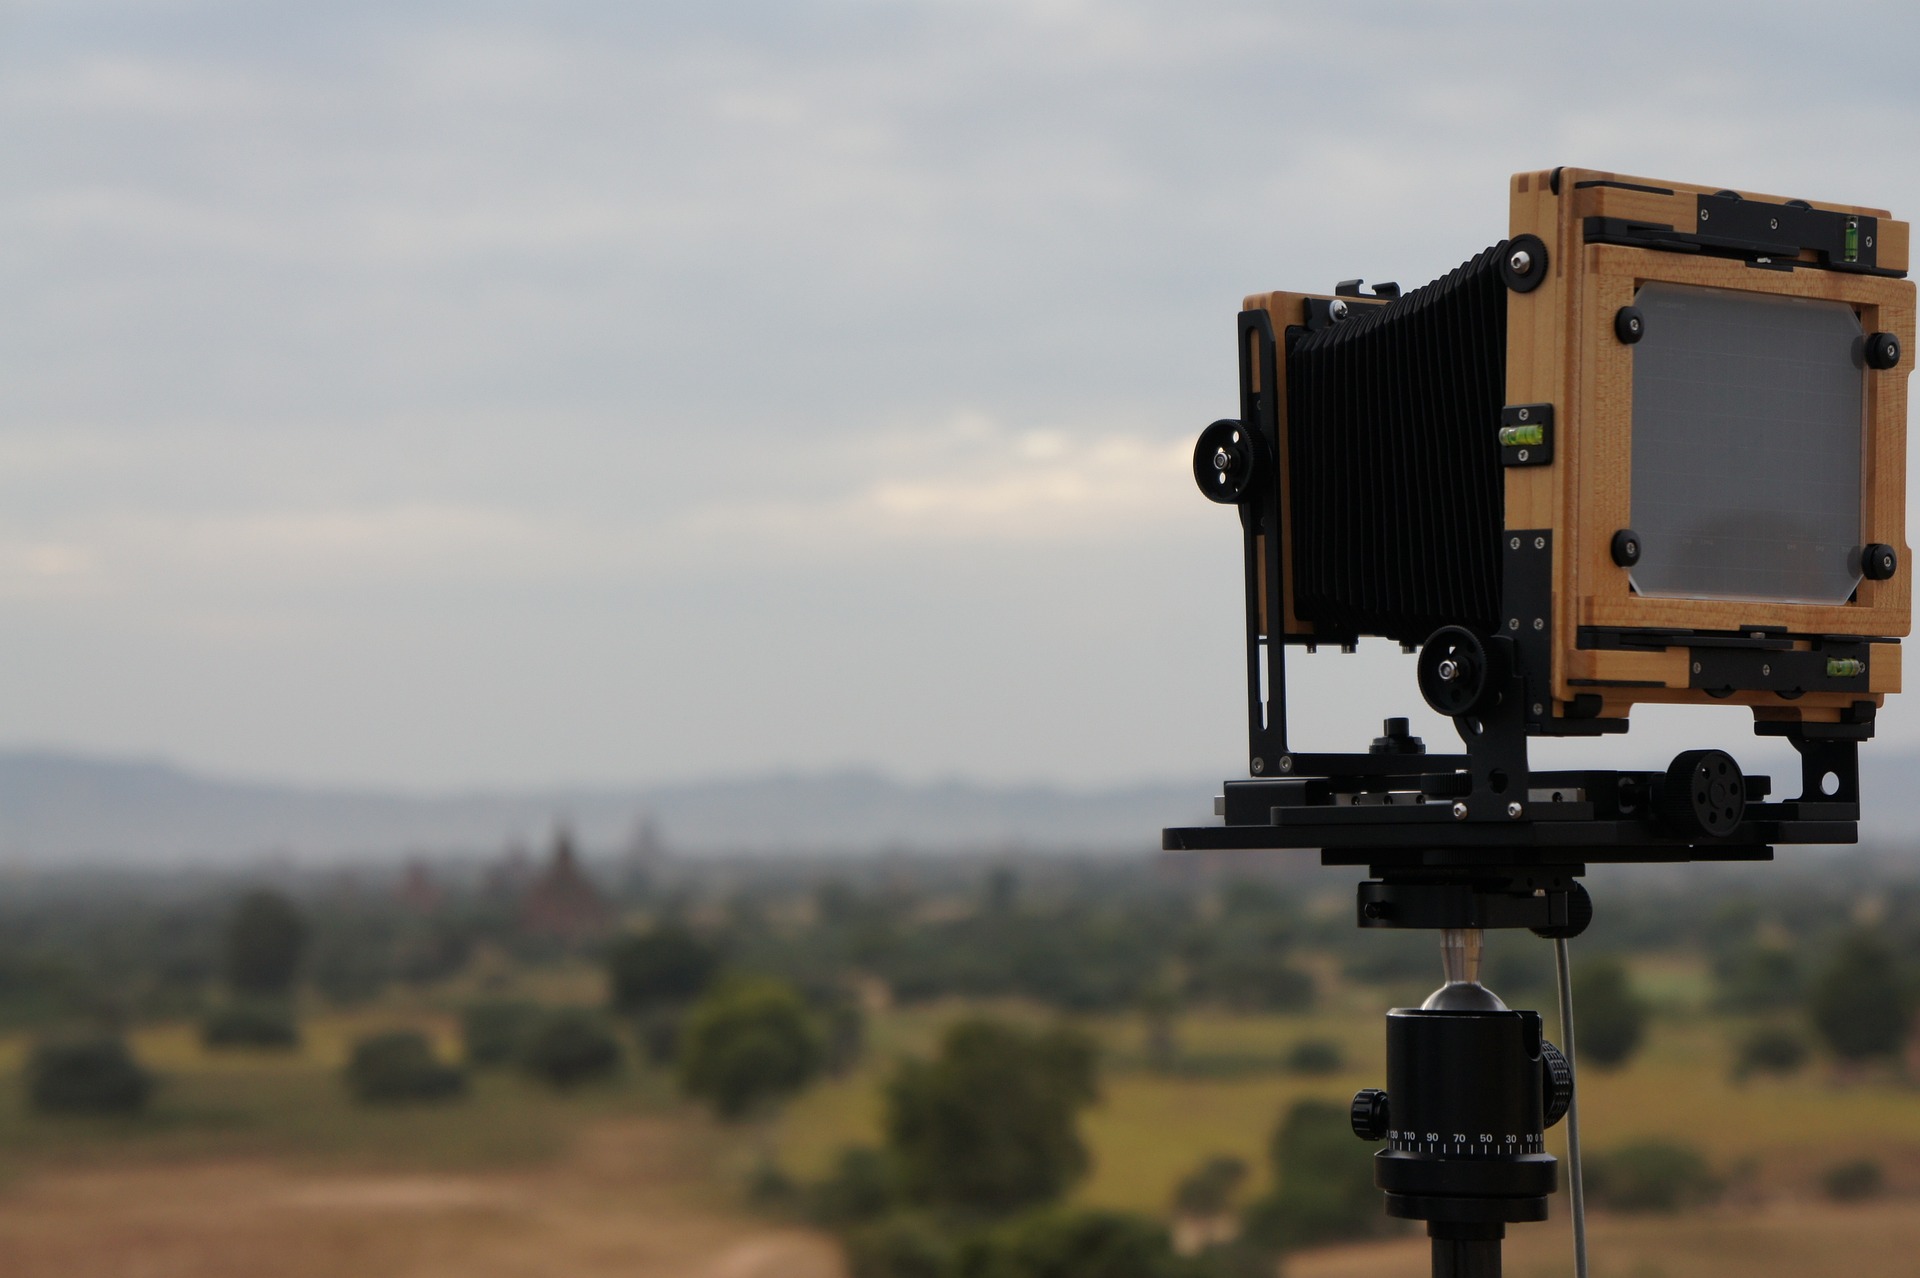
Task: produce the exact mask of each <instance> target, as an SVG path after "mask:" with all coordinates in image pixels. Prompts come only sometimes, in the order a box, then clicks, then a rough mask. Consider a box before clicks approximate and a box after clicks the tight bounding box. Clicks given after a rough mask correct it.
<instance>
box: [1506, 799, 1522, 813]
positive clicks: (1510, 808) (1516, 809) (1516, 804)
mask: <svg viewBox="0 0 1920 1278" xmlns="http://www.w3.org/2000/svg"><path fill="white" fill-rule="evenodd" d="M1520 813H1521V807H1520V801H1519V800H1518V799H1516V800H1514V801H1513V802H1512V803H1509V804H1508V805H1507V815H1508V816H1510V817H1518V816H1519V815H1520Z"/></svg>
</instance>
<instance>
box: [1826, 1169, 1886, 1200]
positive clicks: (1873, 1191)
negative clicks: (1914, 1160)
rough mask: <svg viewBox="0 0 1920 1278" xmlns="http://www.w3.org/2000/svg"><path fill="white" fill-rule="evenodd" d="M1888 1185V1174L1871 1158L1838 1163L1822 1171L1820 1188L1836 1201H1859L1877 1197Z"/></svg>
mask: <svg viewBox="0 0 1920 1278" xmlns="http://www.w3.org/2000/svg"><path fill="white" fill-rule="evenodd" d="M1886 1187H1887V1178H1886V1174H1885V1173H1884V1172H1882V1171H1881V1170H1880V1164H1879V1163H1877V1162H1875V1161H1873V1159H1871V1158H1856V1159H1854V1160H1853V1161H1852V1162H1846V1163H1836V1164H1835V1165H1833V1166H1832V1167H1829V1168H1827V1169H1826V1170H1825V1171H1824V1172H1821V1173H1820V1188H1821V1189H1822V1190H1823V1191H1825V1193H1826V1195H1827V1197H1829V1198H1831V1199H1833V1201H1834V1202H1836V1203H1857V1202H1860V1201H1862V1200H1864V1199H1868V1198H1877V1197H1879V1195H1880V1191H1881V1190H1883V1189H1885V1188H1886Z"/></svg>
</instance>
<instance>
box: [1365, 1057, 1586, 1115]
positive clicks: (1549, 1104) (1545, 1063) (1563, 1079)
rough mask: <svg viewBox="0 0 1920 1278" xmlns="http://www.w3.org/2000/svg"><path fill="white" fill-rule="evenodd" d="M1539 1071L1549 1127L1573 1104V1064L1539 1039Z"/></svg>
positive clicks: (1565, 1113)
mask: <svg viewBox="0 0 1920 1278" xmlns="http://www.w3.org/2000/svg"><path fill="white" fill-rule="evenodd" d="M1540 1073H1541V1075H1542V1076H1543V1082H1544V1084H1545V1090H1543V1091H1542V1092H1541V1094H1540V1095H1541V1098H1542V1099H1543V1100H1544V1102H1545V1109H1546V1112H1545V1114H1544V1117H1545V1119H1546V1125H1547V1126H1548V1127H1551V1126H1553V1125H1554V1124H1555V1123H1557V1122H1559V1121H1560V1120H1561V1119H1563V1118H1565V1117H1566V1116H1567V1109H1568V1107H1569V1106H1571V1105H1572V1104H1573V1066H1572V1065H1571V1064H1570V1063H1569V1062H1568V1061H1567V1057H1566V1054H1565V1053H1564V1052H1562V1051H1561V1050H1560V1049H1559V1048H1557V1047H1555V1046H1554V1045H1553V1044H1552V1043H1549V1042H1547V1041H1546V1040H1545V1039H1541V1040H1540ZM1358 1103H1359V1102H1358V1101H1357V1100H1356V1101H1355V1104H1358Z"/></svg>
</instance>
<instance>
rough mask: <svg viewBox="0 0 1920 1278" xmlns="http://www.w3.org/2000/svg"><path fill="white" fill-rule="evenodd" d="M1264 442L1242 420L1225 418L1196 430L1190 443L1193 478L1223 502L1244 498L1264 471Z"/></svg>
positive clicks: (1201, 488) (1258, 482)
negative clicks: (1197, 437)
mask: <svg viewBox="0 0 1920 1278" xmlns="http://www.w3.org/2000/svg"><path fill="white" fill-rule="evenodd" d="M1266 461H1267V446H1266V444H1265V443H1264V442H1262V440H1261V438H1260V433H1259V432H1258V431H1256V430H1254V429H1252V428H1251V427H1249V426H1248V425H1247V424H1246V423H1245V422H1239V421H1235V420H1233V419H1232V418H1227V419H1225V420H1222V421H1217V422H1215V423H1214V424H1213V425H1211V426H1209V427H1207V428H1206V429H1205V430H1203V431H1201V432H1200V440H1199V442H1198V443H1196V444H1195V445H1194V446H1193V482H1194V483H1196V484H1198V485H1200V491H1201V492H1203V493H1205V494H1206V495H1207V496H1208V497H1210V498H1211V499H1213V500H1214V501H1217V502H1220V503H1222V504H1223V505H1232V504H1234V503H1236V502H1239V501H1243V500H1245V499H1246V498H1247V497H1248V496H1249V495H1251V494H1252V493H1253V492H1254V491H1255V490H1256V489H1257V488H1258V487H1259V485H1260V482H1261V480H1262V478H1263V477H1264V476H1265V475H1266V473H1267V468H1266Z"/></svg>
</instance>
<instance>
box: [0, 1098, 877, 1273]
mask: <svg viewBox="0 0 1920 1278" xmlns="http://www.w3.org/2000/svg"><path fill="white" fill-rule="evenodd" d="M711 1157H712V1153H711V1149H710V1144H709V1143H708V1142H707V1141H705V1140H704V1139H703V1134H702V1133H699V1132H697V1131H689V1130H688V1125H687V1124H685V1123H684V1122H673V1121H667V1120H662V1121H655V1120H647V1119H637V1120H621V1121H618V1122H613V1123H608V1124H606V1125H603V1126H600V1127H597V1128H595V1129H593V1130H591V1131H589V1132H587V1133H585V1134H583V1135H582V1136H581V1137H580V1139H579V1140H578V1141H577V1142H576V1143H575V1146H574V1148H573V1149H572V1151H571V1152H570V1153H569V1154H568V1155H567V1156H566V1157H564V1158H563V1159H561V1160H559V1161H557V1162H554V1163H550V1164H547V1165H544V1166H542V1167H539V1168H537V1169H535V1170H531V1171H526V1172H513V1173H483V1174H475V1175H444V1174H430V1175H429V1174H411V1175H396V1174H385V1173H383V1174H372V1175H370V1174H343V1173H331V1172H328V1173H316V1172H312V1171H300V1170H294V1169H292V1168H290V1167H288V1166H287V1165H285V1164H282V1163H278V1162H274V1161H237V1160H233V1159H221V1160H209V1161H195V1162H189V1163H185V1164H170V1163H148V1164H145V1165H134V1166H117V1167H100V1168H69V1169H64V1170H57V1171H46V1172H42V1173H37V1174H33V1175H29V1176H27V1177H25V1178H23V1179H20V1180H17V1181H15V1182H13V1183H11V1184H9V1185H7V1186H5V1187H4V1188H0V1274H4V1275H6V1278H242V1276H245V1278H264V1276H269V1275H270V1276H274V1278H279V1276H284V1278H321V1276H323V1275H324V1276H325V1278H337V1276H341V1275H352V1278H441V1276H442V1275H444V1276H445V1278H523V1276H524V1278H535V1276H536V1275H537V1276H539V1278H600V1276H601V1275H614V1274H619V1275H622V1278H840V1275H841V1273H842V1270H841V1266H840V1261H839V1256H838V1253H837V1251H836V1249H835V1248H834V1247H833V1245H832V1244H831V1243H829V1242H827V1241H826V1240H824V1239H822V1238H820V1237H818V1236H816V1235H813V1234H809V1233H806V1232H804V1231H800V1230H789V1229H781V1228H779V1227H777V1226H772V1225H768V1224H764V1223H758V1222H754V1221H751V1220H748V1219H745V1218H743V1217H742V1216H741V1214H740V1213H739V1211H738V1210H737V1209H736V1208H733V1207H731V1206H730V1205H729V1204H727V1203H725V1202H722V1201H718V1200H714V1199H709V1198H705V1197H703V1196H702V1191H701V1190H699V1189H698V1188H697V1186H698V1185H699V1184H700V1183H702V1182H704V1181H706V1180H707V1179H708V1178H707V1177H706V1176H704V1175H702V1174H701V1173H700V1172H699V1171H694V1172H692V1174H689V1167H690V1166H691V1165H704V1161H705V1160H708V1159H710V1158H711Z"/></svg>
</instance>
